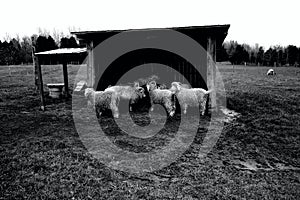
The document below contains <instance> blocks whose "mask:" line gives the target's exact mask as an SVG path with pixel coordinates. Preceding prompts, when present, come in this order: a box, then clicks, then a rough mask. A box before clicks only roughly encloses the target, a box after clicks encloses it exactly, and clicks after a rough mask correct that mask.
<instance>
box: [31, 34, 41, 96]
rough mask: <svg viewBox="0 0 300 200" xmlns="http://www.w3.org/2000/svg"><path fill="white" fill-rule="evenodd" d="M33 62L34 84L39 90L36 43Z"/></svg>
mask: <svg viewBox="0 0 300 200" xmlns="http://www.w3.org/2000/svg"><path fill="white" fill-rule="evenodd" d="M32 41H33V39H32ZM32 63H33V68H34V85H35V90H36V91H37V90H38V89H39V74H38V66H37V56H35V46H34V44H32Z"/></svg>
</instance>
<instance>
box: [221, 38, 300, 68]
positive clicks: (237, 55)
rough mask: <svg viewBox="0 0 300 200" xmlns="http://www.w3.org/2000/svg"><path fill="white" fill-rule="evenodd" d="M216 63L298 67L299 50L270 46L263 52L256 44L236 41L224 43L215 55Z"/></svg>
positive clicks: (289, 47) (290, 47) (292, 46)
mask: <svg viewBox="0 0 300 200" xmlns="http://www.w3.org/2000/svg"><path fill="white" fill-rule="evenodd" d="M217 58H218V61H229V62H230V63H231V64H233V65H240V64H247V65H257V66H275V67H280V66H299V64H300V48H298V47H296V46H294V45H288V46H287V47H282V46H271V47H270V48H269V49H267V50H265V49H264V48H263V47H261V46H259V45H258V44H256V45H255V46H252V47H251V46H250V45H248V44H239V43H238V42H236V41H229V42H225V43H224V44H223V45H222V48H221V49H220V50H219V55H217Z"/></svg>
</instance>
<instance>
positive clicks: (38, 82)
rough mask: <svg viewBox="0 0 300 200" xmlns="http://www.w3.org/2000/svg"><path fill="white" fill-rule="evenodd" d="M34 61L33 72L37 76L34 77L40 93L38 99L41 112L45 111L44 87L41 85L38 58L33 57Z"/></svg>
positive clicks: (40, 70) (41, 79) (40, 69)
mask: <svg viewBox="0 0 300 200" xmlns="http://www.w3.org/2000/svg"><path fill="white" fill-rule="evenodd" d="M33 60H34V67H35V69H36V70H35V71H36V72H37V76H35V80H36V83H37V86H38V89H39V91H40V98H41V110H43V111H44V110H45V94H44V85H43V78H42V68H41V65H40V63H39V58H38V56H35V55H33Z"/></svg>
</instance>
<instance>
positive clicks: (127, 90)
mask: <svg viewBox="0 0 300 200" xmlns="http://www.w3.org/2000/svg"><path fill="white" fill-rule="evenodd" d="M104 91H105V92H114V93H115V94H116V98H117V104H118V103H119V101H120V99H125V100H130V103H129V105H131V104H132V103H135V102H137V100H138V99H139V98H143V97H145V96H146V95H145V91H144V88H142V87H140V86H139V84H138V83H135V84H134V86H133V87H132V86H121V85H116V86H111V87H108V88H106V89H105V90H104ZM129 111H132V107H131V106H129Z"/></svg>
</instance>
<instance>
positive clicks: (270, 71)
mask: <svg viewBox="0 0 300 200" xmlns="http://www.w3.org/2000/svg"><path fill="white" fill-rule="evenodd" d="M267 75H268V76H269V75H275V72H274V69H269V70H268V72H267Z"/></svg>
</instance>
